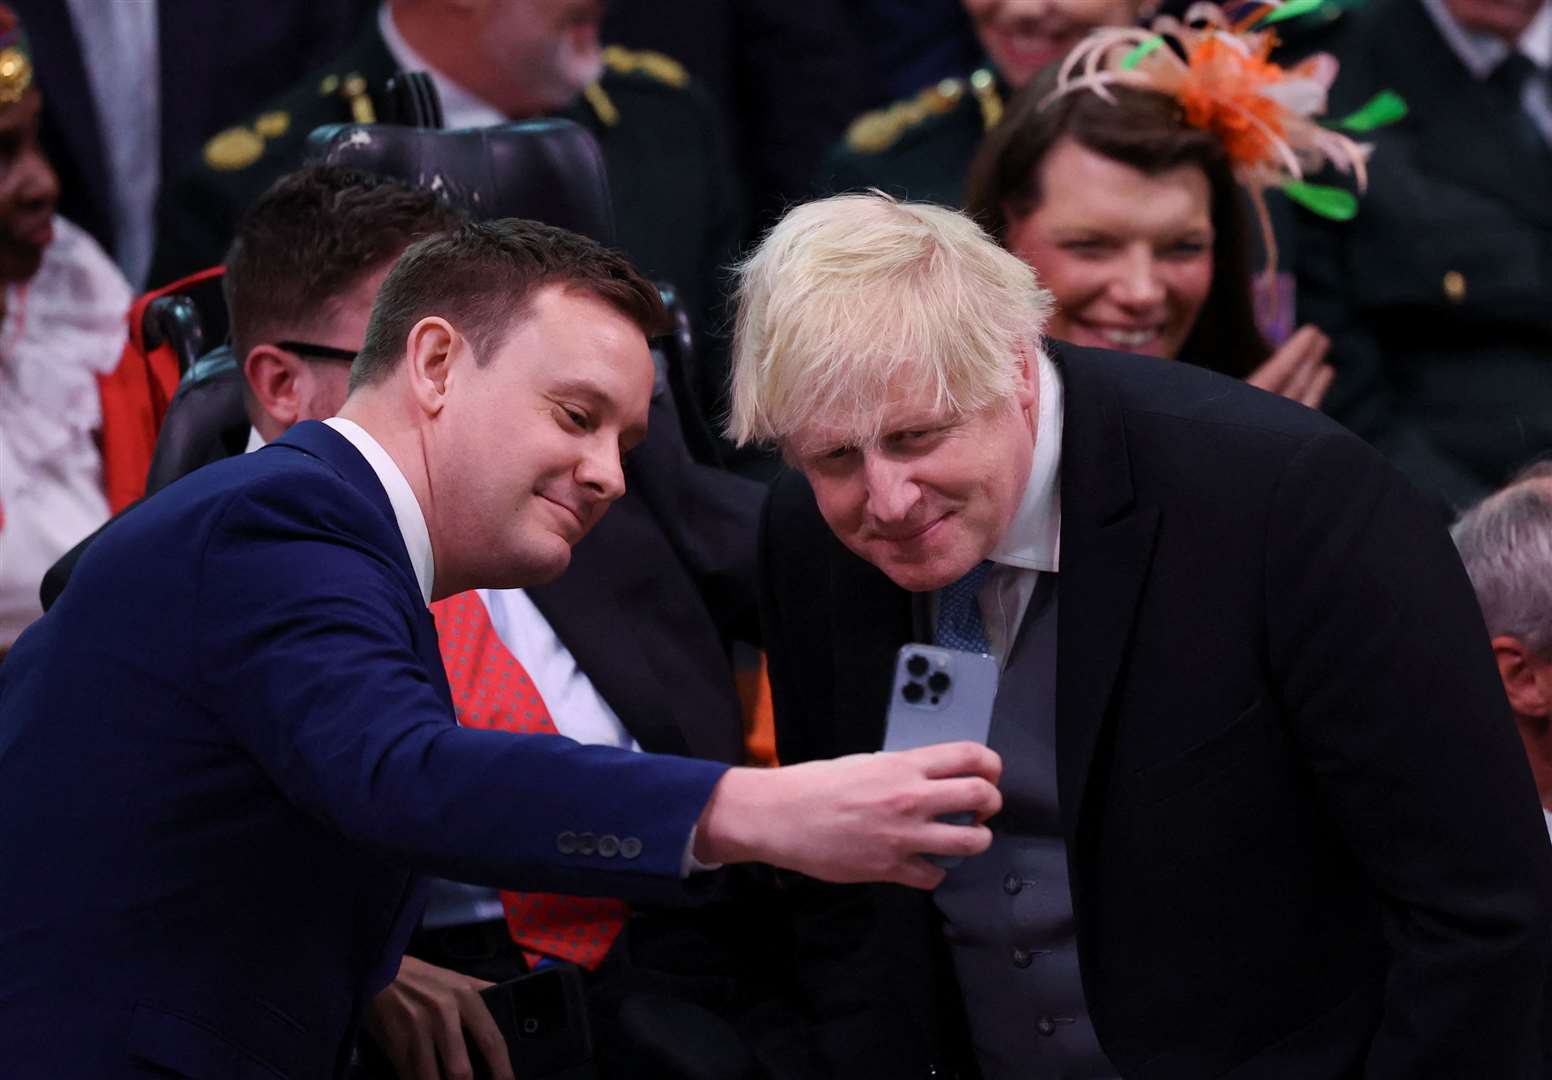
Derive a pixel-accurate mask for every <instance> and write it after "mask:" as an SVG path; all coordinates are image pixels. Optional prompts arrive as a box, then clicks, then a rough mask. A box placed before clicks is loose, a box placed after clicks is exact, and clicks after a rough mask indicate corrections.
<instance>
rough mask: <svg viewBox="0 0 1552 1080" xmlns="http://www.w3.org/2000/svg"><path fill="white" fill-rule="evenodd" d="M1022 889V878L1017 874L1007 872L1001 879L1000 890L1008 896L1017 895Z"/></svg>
mask: <svg viewBox="0 0 1552 1080" xmlns="http://www.w3.org/2000/svg"><path fill="white" fill-rule="evenodd" d="M1023 889H1024V879H1023V878H1021V877H1019V876H1018V875H1017V874H1009V875H1008V876H1007V877H1005V878H1003V879H1002V891H1003V892H1005V893H1007V894H1008V895H1009V896H1017V895H1018V894H1019V893H1020V892H1022V891H1023Z"/></svg>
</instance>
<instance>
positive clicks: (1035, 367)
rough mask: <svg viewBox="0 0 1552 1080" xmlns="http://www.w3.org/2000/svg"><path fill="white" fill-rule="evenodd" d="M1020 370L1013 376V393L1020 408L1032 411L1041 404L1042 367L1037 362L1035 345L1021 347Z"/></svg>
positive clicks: (1019, 353) (1019, 356)
mask: <svg viewBox="0 0 1552 1080" xmlns="http://www.w3.org/2000/svg"><path fill="white" fill-rule="evenodd" d="M1017 359H1018V370H1017V371H1015V372H1014V374H1013V392H1014V396H1015V397H1017V398H1018V405H1019V408H1020V409H1022V410H1032V409H1033V408H1034V407H1035V406H1036V405H1037V404H1039V402H1040V365H1039V364H1038V363H1037V362H1036V360H1035V348H1034V346H1033V345H1028V346H1021V347H1020V348H1019V351H1018V357H1017Z"/></svg>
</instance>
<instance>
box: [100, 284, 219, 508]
mask: <svg viewBox="0 0 1552 1080" xmlns="http://www.w3.org/2000/svg"><path fill="white" fill-rule="evenodd" d="M221 273H222V268H221V267H219V266H213V267H211V268H210V269H209V270H201V271H200V272H199V273H197V274H191V275H189V276H188V277H186V278H184V279H183V280H181V281H175V282H173V283H172V284H171V285H168V286H166V287H165V288H161V289H157V290H156V291H155V292H148V293H146V294H145V295H144V296H142V297H141V298H140V299H138V300H136V301H135V303H134V306H133V307H131V308H130V309H129V340H128V341H126V342H125V343H124V352H123V354H122V355H121V356H120V357H119V364H118V367H116V368H114V369H113V370H112V371H111V372H109V373H108V374H106V375H99V376H97V389H98V392H99V394H100V395H101V397H102V480H103V489H104V491H105V492H106V494H107V496H108V509H109V510H110V511H112V512H113V513H115V514H116V513H118V512H119V511H120V510H122V509H124V507H126V506H128V505H129V504H130V503H132V502H134V501H135V500H136V499H138V498H140V497H142V496H143V495H145V485H146V473H147V472H148V471H149V470H150V468H151V456H152V454H153V453H155V451H156V435H157V432H159V431H161V429H162V417H164V416H166V415H167V406H168V403H170V402H171V401H172V395H173V393H174V392H176V391H177V389H178V377H179V371H178V357H177V354H176V353H174V352H173V350H172V347H171V346H170V345H167V344H163V345H160V346H158V347H157V348H155V349H147V348H146V345H145V334H144V331H143V327H142V324H143V323H144V321H145V313H146V308H147V307H149V306H150V303H151V301H152V300H155V299H156V298H157V297H160V296H166V295H167V294H169V293H176V292H181V291H183V290H185V289H188V288H189V287H191V286H193V285H198V284H200V283H201V282H204V281H209V280H210V279H212V278H216V277H220V276H221Z"/></svg>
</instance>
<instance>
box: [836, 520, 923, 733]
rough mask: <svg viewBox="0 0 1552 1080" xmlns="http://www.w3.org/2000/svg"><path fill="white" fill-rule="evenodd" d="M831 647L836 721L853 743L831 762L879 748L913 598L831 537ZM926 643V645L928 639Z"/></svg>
mask: <svg viewBox="0 0 1552 1080" xmlns="http://www.w3.org/2000/svg"><path fill="white" fill-rule="evenodd" d="M831 542H832V544H833V550H834V552H835V557H834V558H832V559H831V562H830V567H831V570H830V596H831V600H832V604H831V609H830V627H831V636H830V639H829V640H830V641H831V642H833V643H834V656H833V658H832V662H833V663H834V665H835V669H834V670H835V675H834V678H835V697H834V700H835V714H834V715H835V721H836V724H837V726H838V728H839V730H840V731H841V732H844V736H842V737H844V738H848V739H851V740H852V741H851V742H849V743H848V744H845V745H838V746H836V747H835V748H834V754H833V756H836V757H839V756H840V755H842V754H864V753H869V752H871V751H874V750H878V749H880V748H881V747H882V746H883V745H884V718H885V716H886V715H887V714H888V710H889V688H890V684H891V682H892V680H893V678H894V668H895V653H896V652H897V651H898V650H899V648H900V646H901V645H904V644H905V643H906V642H908V641H911V640H912V638H913V632H912V611H913V600H914V597H913V595H912V594H911V593H909V592H906V591H905V590H904V589H902V588H900V587H899V586H898V585H895V584H894V583H893V582H891V581H890V580H889V578H888V577H886V576H885V575H884V572H883V571H882V570H879V569H878V568H877V567H874V566H872V565H871V564H869V563H866V562H864V561H863V560H861V559H859V558H857V557H856V556H855V555H853V554H852V553H851V552H849V551H847V550H846V548H845V547H844V546H843V545H842V544H841V542H840V541H839V540H835V539H834V538H833V537H831ZM927 640H931V639H930V638H928V639H927Z"/></svg>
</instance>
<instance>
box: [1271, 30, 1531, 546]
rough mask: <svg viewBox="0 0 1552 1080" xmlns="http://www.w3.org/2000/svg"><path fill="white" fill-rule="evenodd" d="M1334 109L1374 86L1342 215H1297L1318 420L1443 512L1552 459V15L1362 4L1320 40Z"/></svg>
mask: <svg viewBox="0 0 1552 1080" xmlns="http://www.w3.org/2000/svg"><path fill="white" fill-rule="evenodd" d="M1327 46H1328V47H1329V48H1330V49H1331V51H1332V53H1333V54H1334V55H1335V56H1336V58H1337V59H1338V60H1339V61H1340V63H1341V66H1342V71H1343V73H1344V74H1343V77H1342V78H1341V79H1340V80H1339V81H1338V83H1337V85H1336V88H1335V93H1334V95H1333V98H1332V111H1333V113H1334V114H1335V115H1339V116H1340V115H1342V113H1343V112H1344V111H1346V110H1348V109H1356V108H1358V107H1359V106H1360V105H1362V104H1363V103H1364V102H1365V101H1367V100H1369V99H1370V97H1371V96H1372V95H1373V94H1375V93H1376V92H1377V91H1379V90H1381V89H1382V88H1393V89H1394V90H1396V91H1398V92H1399V93H1400V95H1401V96H1402V97H1403V98H1404V99H1405V100H1406V103H1407V105H1408V107H1409V111H1408V113H1407V115H1406V116H1405V118H1403V119H1401V120H1400V121H1399V122H1397V123H1395V124H1393V125H1391V126H1390V127H1388V128H1385V129H1384V130H1380V131H1376V132H1374V133H1373V134H1366V135H1364V136H1363V138H1364V139H1365V140H1366V141H1370V142H1372V143H1373V144H1374V159H1373V163H1372V166H1371V168H1370V176H1369V179H1370V189H1369V193H1368V195H1367V197H1366V198H1365V199H1364V204H1363V208H1362V211H1361V212H1360V213H1359V214H1358V215H1357V217H1356V218H1354V219H1353V220H1352V221H1346V222H1342V221H1331V220H1328V219H1325V218H1320V217H1316V216H1313V215H1310V214H1303V213H1301V214H1300V215H1299V217H1298V220H1297V236H1296V243H1297V250H1296V253H1295V255H1294V258H1293V260H1292V262H1293V265H1294V269H1295V272H1296V276H1297V280H1298V310H1299V314H1300V317H1301V318H1307V319H1310V320H1311V321H1313V322H1315V323H1317V324H1318V325H1319V326H1321V327H1322V328H1323V329H1324V330H1325V331H1326V332H1327V333H1328V334H1329V335H1330V337H1331V341H1332V349H1331V356H1332V363H1333V365H1334V366H1335V368H1336V372H1337V375H1336V380H1335V382H1334V383H1333V384H1332V387H1331V393H1330V394H1329V395H1328V397H1327V399H1326V403H1325V405H1326V409H1327V411H1328V412H1330V414H1331V415H1332V416H1333V417H1335V418H1336V419H1337V420H1340V421H1341V422H1342V423H1343V424H1345V425H1347V426H1348V427H1349V428H1351V429H1352V430H1353V431H1355V432H1357V433H1358V434H1359V435H1362V436H1363V437H1364V438H1366V439H1368V440H1369V441H1370V442H1372V443H1373V444H1374V445H1375V446H1376V447H1378V448H1379V449H1380V450H1381V451H1382V452H1383V453H1384V454H1385V455H1386V456H1387V457H1389V458H1390V460H1391V461H1393V462H1395V464H1396V466H1397V467H1398V468H1399V469H1401V471H1402V472H1403V473H1405V474H1406V475H1407V476H1408V477H1409V478H1410V479H1411V480H1412V482H1413V483H1415V484H1417V485H1418V486H1419V487H1420V488H1422V489H1423V490H1424V491H1426V492H1428V493H1430V494H1431V495H1433V496H1434V497H1435V498H1436V499H1437V500H1438V501H1439V503H1440V504H1441V510H1443V511H1445V512H1446V513H1449V514H1450V516H1453V512H1454V511H1458V510H1459V509H1461V508H1463V507H1465V506H1468V505H1470V504H1472V503H1474V502H1476V501H1477V500H1479V499H1481V498H1483V497H1485V496H1486V495H1487V494H1489V493H1490V492H1492V491H1494V490H1496V489H1497V488H1499V487H1500V486H1501V485H1503V484H1504V483H1505V482H1506V481H1507V480H1508V478H1509V477H1510V476H1511V475H1512V474H1513V473H1514V472H1515V471H1516V470H1517V469H1518V468H1520V467H1521V466H1523V465H1524V464H1525V463H1526V462H1528V461H1531V460H1533V459H1536V458H1538V457H1539V456H1541V455H1543V454H1545V453H1547V452H1548V451H1549V450H1552V259H1549V258H1548V257H1547V252H1548V251H1552V203H1549V201H1548V198H1547V195H1548V192H1552V75H1549V64H1552V4H1549V3H1547V2H1545V0H1369V2H1368V3H1367V4H1365V5H1363V6H1361V7H1359V8H1358V9H1356V10H1354V11H1352V12H1350V13H1349V14H1348V15H1347V16H1345V17H1344V18H1343V19H1342V20H1341V24H1339V25H1337V26H1335V27H1334V28H1333V33H1332V35H1331V39H1330V41H1329V42H1327Z"/></svg>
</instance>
